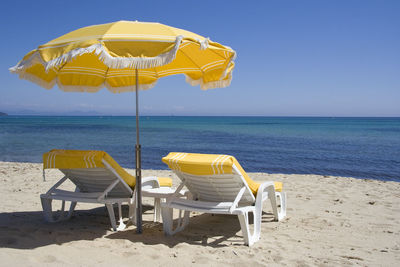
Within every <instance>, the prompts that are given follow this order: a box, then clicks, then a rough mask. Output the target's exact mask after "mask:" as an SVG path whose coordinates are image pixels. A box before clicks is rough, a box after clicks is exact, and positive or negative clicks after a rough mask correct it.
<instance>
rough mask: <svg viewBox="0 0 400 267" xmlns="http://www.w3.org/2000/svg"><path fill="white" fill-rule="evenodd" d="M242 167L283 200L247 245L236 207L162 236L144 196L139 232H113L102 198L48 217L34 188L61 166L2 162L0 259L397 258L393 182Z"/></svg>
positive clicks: (362, 261)
mask: <svg viewBox="0 0 400 267" xmlns="http://www.w3.org/2000/svg"><path fill="white" fill-rule="evenodd" d="M129 171H130V172H132V173H133V171H132V170H129ZM143 174H144V176H147V175H158V176H170V177H173V178H174V185H177V184H178V179H177V178H176V177H174V175H173V174H172V173H171V172H169V171H160V170H145V171H143ZM250 175H251V177H253V179H255V180H259V181H264V180H275V181H282V182H283V183H284V190H285V191H286V192H287V195H288V208H287V218H286V219H284V220H283V221H281V222H274V221H273V220H272V215H271V213H270V211H269V210H268V209H267V210H266V213H265V214H264V215H263V223H262V232H261V240H260V241H258V242H257V243H256V244H255V245H253V246H252V247H247V246H245V245H243V239H242V233H241V231H240V226H239V222H238V220H237V218H236V217H235V216H222V215H215V216H212V215H208V214H200V213H197V214H193V215H192V217H191V220H190V224H189V226H188V227H187V228H186V229H185V230H184V231H183V232H181V233H178V234H176V235H174V236H172V237H167V236H165V235H164V234H163V232H162V225H161V224H160V223H153V222H152V215H153V210H152V205H151V204H152V201H151V199H145V202H144V203H145V204H146V205H145V206H144V210H145V214H144V217H143V220H144V233H143V234H142V235H138V234H136V228H135V226H133V225H130V226H129V227H127V229H125V230H124V231H120V232H113V231H111V230H110V223H109V219H108V215H107V212H106V209H105V207H104V206H101V205H91V204H90V205H89V204H80V203H78V205H77V211H76V212H75V213H74V216H73V217H72V218H71V219H70V220H69V221H64V222H59V223H53V224H52V223H47V222H45V220H44V219H43V215H42V212H41V205H40V199H39V195H40V194H41V193H45V192H46V191H47V190H48V189H49V188H50V187H51V186H52V185H53V184H54V183H55V182H56V181H57V180H58V179H60V178H61V173H59V172H58V171H57V170H51V171H49V172H48V175H47V181H46V182H43V180H42V168H41V164H35V163H10V162H0V183H1V187H0V203H1V205H0V266H54V265H57V266H60V265H61V266H94V265H96V266H172V265H174V266H188V265H204V266H224V265H225V266H226V265H229V266H243V265H247V266H252V267H255V266H265V265H268V266H279V265H289V266H307V265H311V266H315V265H318V266H337V265H362V266H396V265H397V266H399V265H400V224H399V219H400V183H397V182H383V181H376V180H366V179H354V178H349V177H332V176H319V175H296V174H292V175H286V174H266V173H250ZM69 186H70V188H72V185H69ZM266 207H268V206H266ZM124 208H125V209H124V212H125V213H126V212H127V208H126V207H124Z"/></svg>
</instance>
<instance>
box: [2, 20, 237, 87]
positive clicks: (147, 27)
mask: <svg viewBox="0 0 400 267" xmlns="http://www.w3.org/2000/svg"><path fill="white" fill-rule="evenodd" d="M234 58H235V51H233V50H232V49H231V48H230V47H227V46H223V45H221V44H219V43H215V42H212V41H210V40H209V39H208V38H204V37H202V36H200V35H197V34H195V33H192V32H189V31H185V30H181V29H178V28H174V27H170V26H166V25H163V24H160V23H144V22H131V21H118V22H114V23H108V24H101V25H94V26H89V27H84V28H81V29H78V30H75V31H72V32H70V33H67V34H65V35H63V36H61V37H59V38H57V39H54V40H52V41H50V42H48V43H46V44H44V45H41V46H39V47H38V48H37V49H35V50H33V51H31V52H29V53H28V54H26V55H25V56H24V58H23V60H21V61H20V62H19V63H18V64H17V65H16V66H15V67H13V68H10V71H11V72H13V73H17V74H18V75H19V77H20V78H22V79H27V80H30V81H32V82H34V83H36V84H38V85H40V86H42V87H44V88H46V89H50V88H52V87H53V86H54V85H55V84H57V85H58V87H59V88H60V89H61V90H63V91H69V92H71V91H74V92H97V91H98V90H100V89H101V88H103V87H106V88H107V89H108V90H110V91H111V92H113V93H119V92H126V91H135V90H136V86H135V85H136V77H135V69H138V70H139V77H138V83H139V89H148V88H151V87H153V86H154V85H155V83H156V82H157V80H158V79H159V78H161V77H164V76H169V75H174V74H184V75H185V76H186V81H187V82H188V83H190V84H191V85H200V87H201V89H210V88H216V87H225V86H228V85H229V84H230V81H231V79H232V75H231V73H232V69H233V67H234V62H233V60H234Z"/></svg>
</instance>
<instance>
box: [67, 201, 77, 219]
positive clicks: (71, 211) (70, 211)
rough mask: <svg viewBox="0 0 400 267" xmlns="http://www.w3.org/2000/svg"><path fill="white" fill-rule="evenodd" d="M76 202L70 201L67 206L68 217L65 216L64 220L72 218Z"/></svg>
mask: <svg viewBox="0 0 400 267" xmlns="http://www.w3.org/2000/svg"><path fill="white" fill-rule="evenodd" d="M76 203H77V202H76V201H71V205H70V206H69V211H68V216H67V218H66V219H69V218H71V216H72V213H73V212H74V210H75V207H76Z"/></svg>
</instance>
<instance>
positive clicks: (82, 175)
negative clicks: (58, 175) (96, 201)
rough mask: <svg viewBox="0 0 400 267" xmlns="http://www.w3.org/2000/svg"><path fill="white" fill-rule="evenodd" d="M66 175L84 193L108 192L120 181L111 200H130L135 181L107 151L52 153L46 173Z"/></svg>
mask: <svg viewBox="0 0 400 267" xmlns="http://www.w3.org/2000/svg"><path fill="white" fill-rule="evenodd" d="M49 168H56V169H59V170H60V171H62V172H63V173H64V174H65V176H66V177H68V178H69V179H70V180H71V181H72V182H73V183H74V184H75V185H76V186H77V187H78V189H79V190H80V191H81V192H90V193H93V192H104V191H105V190H106V189H107V187H108V186H110V185H111V184H112V183H113V182H115V181H116V180H119V183H118V184H117V185H116V186H115V187H114V188H113V189H112V190H111V191H110V192H109V193H108V194H107V195H108V196H113V197H117V196H121V197H127V196H128V197H129V196H130V195H131V194H132V192H133V191H132V189H133V187H134V185H135V178H134V177H133V176H132V175H130V174H129V173H127V172H126V171H125V170H124V169H123V168H121V167H120V166H119V165H118V163H117V162H116V161H114V160H113V159H112V157H111V156H110V155H108V154H107V153H106V152H104V151H82V150H56V149H55V150H51V151H50V152H47V153H45V154H44V155H43V169H49Z"/></svg>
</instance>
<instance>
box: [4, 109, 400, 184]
mask: <svg viewBox="0 0 400 267" xmlns="http://www.w3.org/2000/svg"><path fill="white" fill-rule="evenodd" d="M140 127H141V129H140V138H141V144H142V157H143V162H142V167H143V168H144V169H166V166H165V165H164V164H163V163H162V162H161V158H162V157H163V156H165V155H166V154H168V152H170V151H177V152H200V153H218V154H230V155H234V156H235V157H236V158H237V159H238V160H239V162H240V163H241V164H242V166H243V167H244V168H245V170H247V171H249V172H268V173H299V174H306V173H309V174H322V175H337V176H352V177H359V178H374V179H382V180H396V181H400V118H299V117H294V118H290V117H288V118H282V117H141V119H140ZM135 138H136V135H135V118H134V117H39V116H6V117H0V160H1V161H23V162H41V161H42V154H43V153H44V152H46V151H48V150H50V149H53V148H62V149H97V150H105V151H107V152H108V153H109V154H111V155H112V156H113V157H114V158H115V159H116V160H117V161H118V162H119V163H120V164H121V165H122V166H124V167H129V168H133V167H134V144H135V142H136V140H135Z"/></svg>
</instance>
